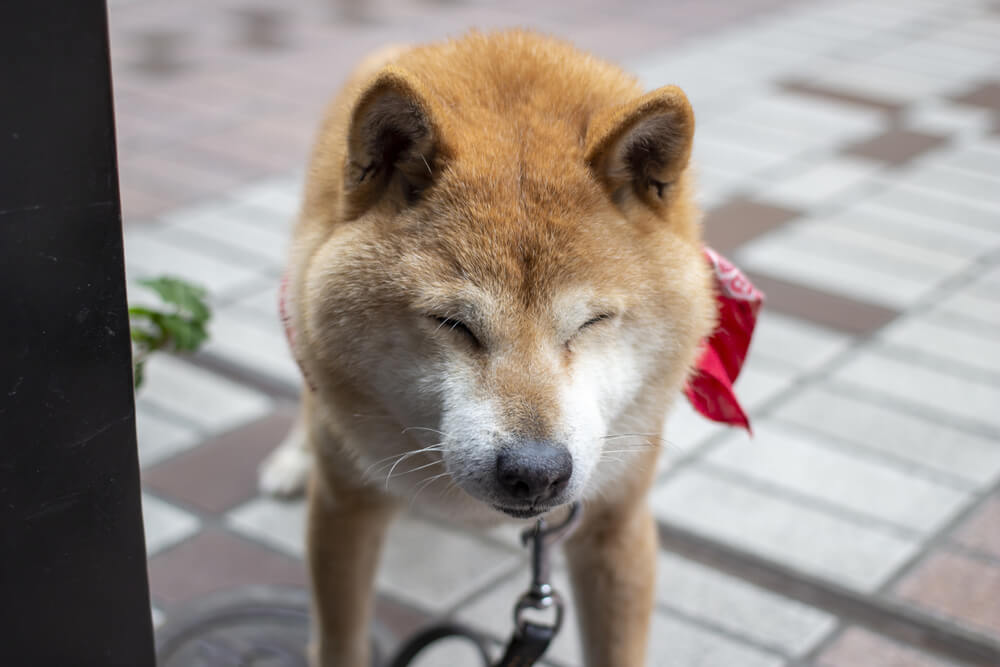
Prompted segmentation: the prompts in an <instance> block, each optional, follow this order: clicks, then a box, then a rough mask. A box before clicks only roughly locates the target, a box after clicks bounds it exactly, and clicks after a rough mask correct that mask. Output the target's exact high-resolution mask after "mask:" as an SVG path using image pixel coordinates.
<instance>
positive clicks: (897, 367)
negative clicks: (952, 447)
mask: <svg viewBox="0 0 1000 667" xmlns="http://www.w3.org/2000/svg"><path fill="white" fill-rule="evenodd" d="M914 361H917V360H913V361H911V362H909V363H907V362H904V361H901V360H899V359H897V358H894V357H889V356H887V355H885V354H883V353H881V352H879V351H878V350H877V349H870V350H867V351H865V352H862V353H860V354H858V355H857V356H855V357H854V358H852V359H851V360H849V361H848V362H847V363H845V364H844V365H843V366H841V367H840V368H839V369H837V370H836V371H834V372H833V373H832V374H831V378H832V379H833V380H835V381H837V382H841V383H845V384H849V385H856V386H861V387H864V388H865V389H867V390H870V391H872V392H876V393H879V394H883V395H887V396H891V397H893V398H895V399H897V400H900V401H903V402H905V403H908V404H910V405H911V406H913V407H914V408H915V409H916V410H921V411H926V412H927V413H928V414H930V415H934V414H938V415H942V416H948V415H950V416H952V417H953V418H954V420H955V421H956V423H961V422H966V423H968V424H969V425H980V428H981V429H985V430H987V431H989V432H990V433H992V434H994V435H997V434H1000V410H997V409H996V408H997V406H998V405H1000V387H998V386H997V385H996V383H993V382H986V381H982V380H977V379H972V378H966V377H963V376H962V375H961V374H960V369H959V372H956V373H947V372H944V371H941V370H937V369H935V368H930V367H926V366H923V365H919V364H918V363H914Z"/></svg>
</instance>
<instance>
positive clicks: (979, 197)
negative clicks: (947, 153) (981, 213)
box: [900, 162, 1000, 216]
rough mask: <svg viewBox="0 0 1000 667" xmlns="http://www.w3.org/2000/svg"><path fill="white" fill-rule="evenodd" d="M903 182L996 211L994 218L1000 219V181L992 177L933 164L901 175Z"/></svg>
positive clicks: (922, 165)
mask: <svg viewBox="0 0 1000 667" xmlns="http://www.w3.org/2000/svg"><path fill="white" fill-rule="evenodd" d="M900 178H901V179H903V180H904V181H905V182H906V183H907V184H908V185H911V186H914V187H917V188H922V189H924V190H929V191H932V192H934V193H935V194H937V195H939V196H943V197H947V198H948V199H953V200H957V201H959V202H965V203H969V204H971V205H974V206H978V207H981V208H986V209H987V210H992V211H993V214H994V216H997V215H1000V189H998V188H997V183H998V182H1000V181H998V180H996V179H995V178H992V177H990V176H984V175H980V174H976V173H973V172H970V171H967V170H963V169H953V168H951V167H947V166H944V165H939V164H937V163H936V162H930V163H927V164H920V165H919V166H916V167H913V168H910V169H908V170H906V171H905V172H901V173H900Z"/></svg>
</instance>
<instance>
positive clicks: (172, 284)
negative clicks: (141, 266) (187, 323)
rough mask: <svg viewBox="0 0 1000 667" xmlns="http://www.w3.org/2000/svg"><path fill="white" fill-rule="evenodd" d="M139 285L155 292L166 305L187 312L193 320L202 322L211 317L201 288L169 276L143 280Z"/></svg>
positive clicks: (203, 290) (204, 293)
mask: <svg viewBox="0 0 1000 667" xmlns="http://www.w3.org/2000/svg"><path fill="white" fill-rule="evenodd" d="M139 284H140V285H145V286H146V287H148V288H150V289H151V290H153V291H154V292H156V293H157V294H158V295H159V296H160V298H161V299H163V300H164V301H165V302H166V303H169V304H173V305H175V306H177V307H178V308H180V309H182V310H185V311H187V312H188V313H190V314H191V317H192V318H194V319H195V320H199V321H202V322H204V321H207V320H208V318H209V317H210V316H211V311H210V310H209V308H208V306H207V305H206V304H205V296H206V292H205V289H204V288H202V287H198V286H197V285H192V284H191V283H188V282H185V281H183V280H180V279H179V278H172V277H170V276H160V277H158V278H145V279H142V280H140V281H139Z"/></svg>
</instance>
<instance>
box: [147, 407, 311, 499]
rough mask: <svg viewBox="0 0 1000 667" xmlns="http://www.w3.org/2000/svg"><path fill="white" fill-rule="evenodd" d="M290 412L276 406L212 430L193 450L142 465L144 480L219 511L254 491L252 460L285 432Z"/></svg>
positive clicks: (158, 489)
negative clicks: (246, 421)
mask: <svg viewBox="0 0 1000 667" xmlns="http://www.w3.org/2000/svg"><path fill="white" fill-rule="evenodd" d="M292 419H293V414H292V413H291V412H276V413H274V414H272V415H270V416H268V417H266V418H264V419H261V420H258V421H256V422H253V423H252V424H248V425H246V426H243V427H241V428H238V429H236V430H234V431H230V432H228V433H225V434H222V435H219V436H216V437H215V438H212V439H211V440H209V441H207V442H205V443H203V444H202V445H201V446H199V447H198V448H196V449H195V450H194V451H192V452H189V453H187V454H185V455H183V456H179V457H175V458H173V459H171V460H170V461H167V462H165V463H161V464H159V465H156V466H153V467H152V468H149V469H147V470H146V471H145V472H144V473H143V483H144V484H145V485H146V487H147V488H149V489H152V490H154V491H156V492H158V493H160V494H161V495H164V496H167V497H170V498H176V499H177V500H180V501H182V502H183V503H184V504H185V505H187V506H190V507H194V508H197V509H199V510H201V511H204V512H210V513H213V514H219V513H222V512H225V511H227V510H229V509H232V508H233V507H235V506H236V505H238V504H241V503H244V502H246V501H248V500H250V499H251V498H253V497H254V496H255V495H256V494H257V466H258V465H259V464H260V462H261V461H262V460H263V459H264V457H265V456H267V454H269V453H270V452H271V450H273V449H274V448H275V447H276V446H277V445H278V443H279V442H281V440H282V439H283V438H284V437H285V436H286V435H287V434H288V431H289V429H290V428H291V425H292Z"/></svg>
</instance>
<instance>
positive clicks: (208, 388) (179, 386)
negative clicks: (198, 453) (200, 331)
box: [141, 354, 273, 434]
mask: <svg viewBox="0 0 1000 667" xmlns="http://www.w3.org/2000/svg"><path fill="white" fill-rule="evenodd" d="M141 392H142V395H141V399H142V401H143V402H148V403H149V404H150V405H152V406H155V407H156V408H158V409H159V410H160V411H161V412H162V413H164V414H172V415H175V416H177V417H180V418H182V419H184V420H185V421H186V422H187V423H189V424H192V425H195V426H197V427H198V428H199V429H200V430H201V431H202V432H203V433H206V434H209V433H220V432H222V431H228V430H231V429H233V428H235V427H237V426H239V425H241V424H245V423H246V422H249V421H251V420H253V419H257V418H259V417H263V416H264V415H266V414H267V413H269V412H270V411H271V409H272V407H273V406H272V401H271V399H269V398H268V397H267V396H265V395H263V394H261V393H259V392H256V391H254V390H252V389H250V388H248V387H245V386H243V385H239V384H236V383H235V382H232V381H230V380H227V379H225V378H222V377H220V376H218V375H215V374H214V373H210V372H209V371H206V370H204V369H202V368H198V367H197V366H195V365H193V364H191V363H189V362H187V361H181V360H179V359H176V358H174V357H171V356H169V355H162V354H161V355H158V356H154V357H152V358H151V359H150V360H149V361H148V362H147V363H146V381H145V384H144V385H143V387H142V389H141Z"/></svg>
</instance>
